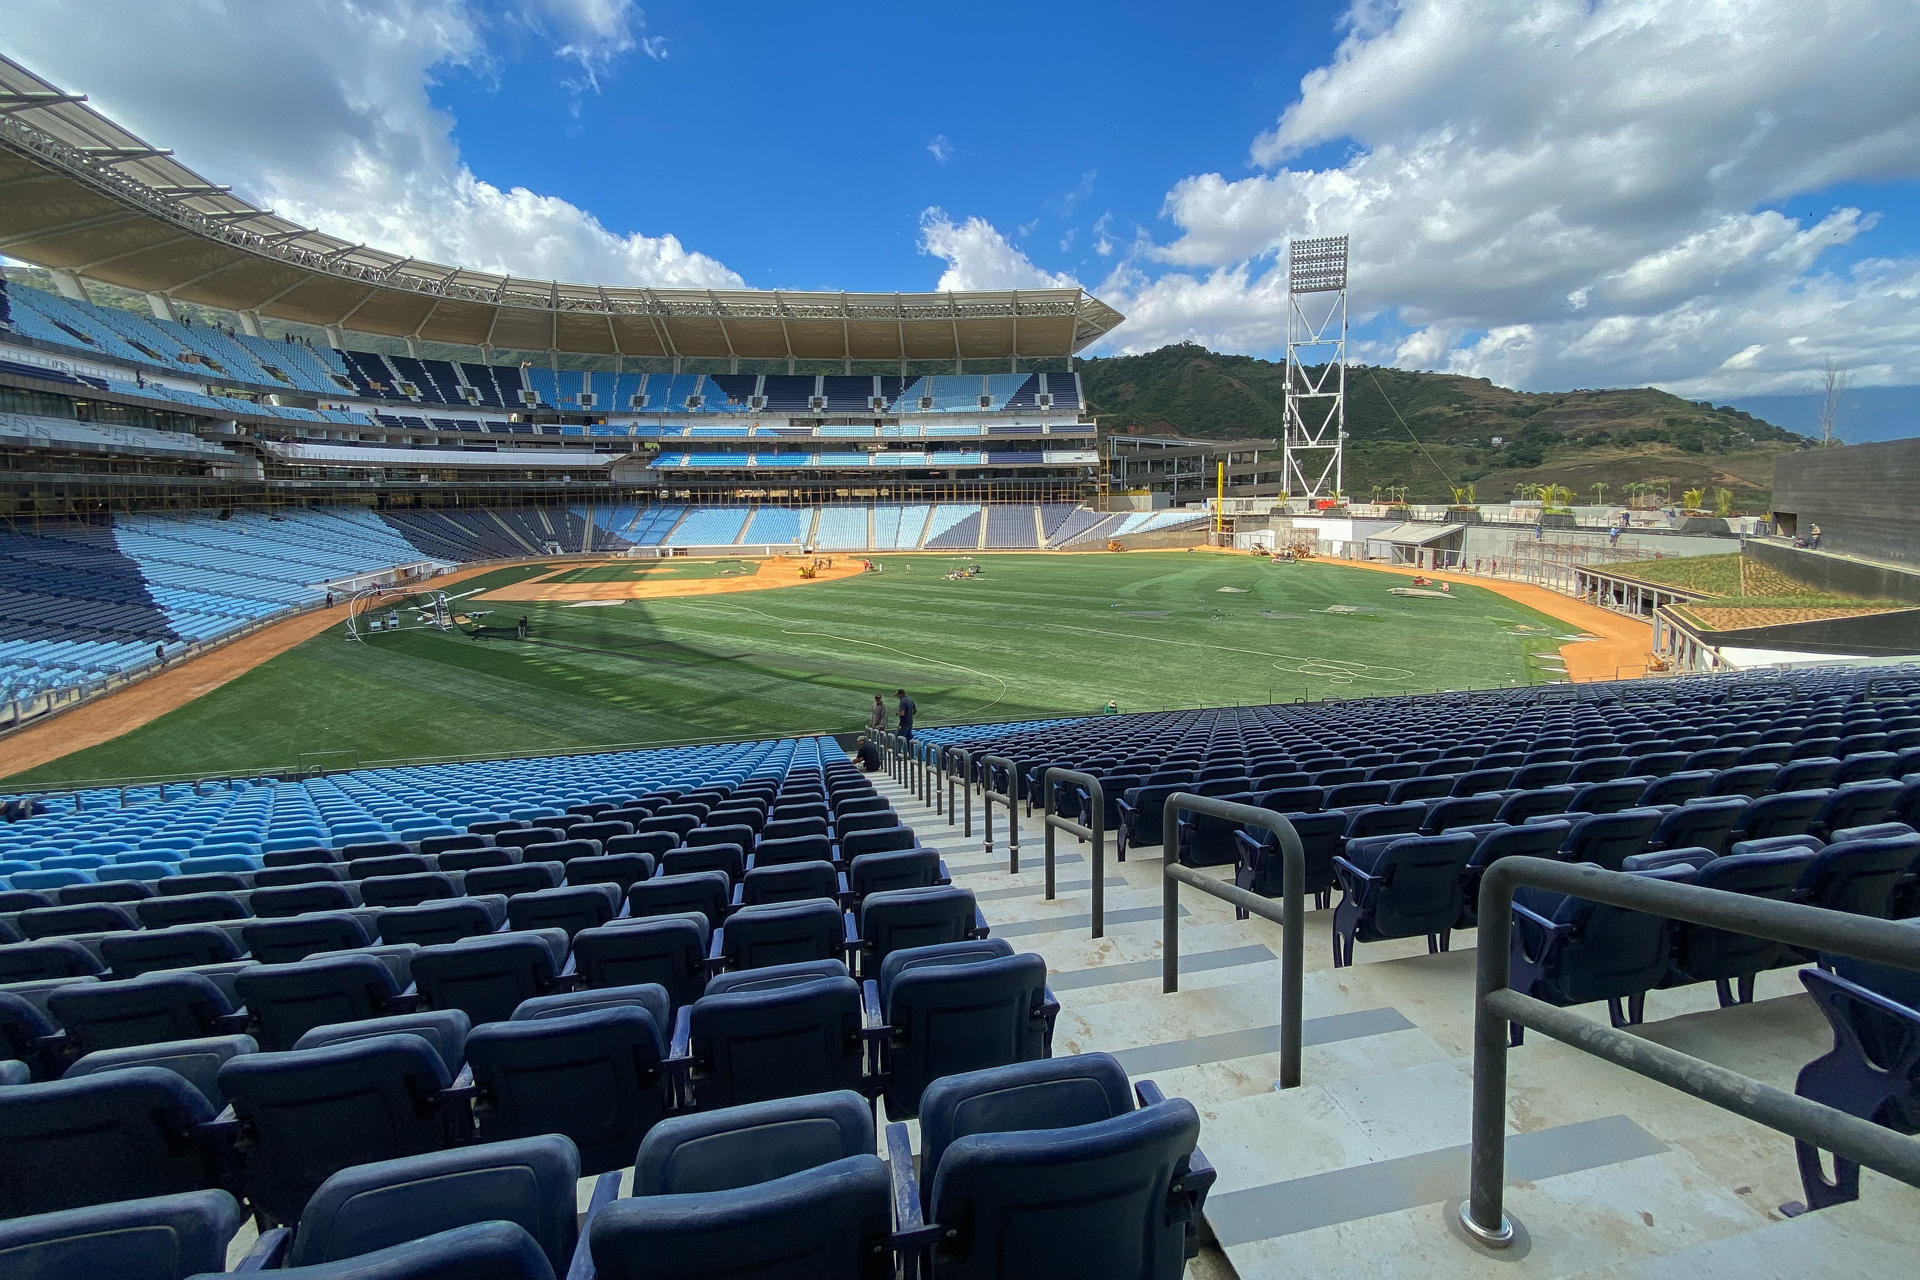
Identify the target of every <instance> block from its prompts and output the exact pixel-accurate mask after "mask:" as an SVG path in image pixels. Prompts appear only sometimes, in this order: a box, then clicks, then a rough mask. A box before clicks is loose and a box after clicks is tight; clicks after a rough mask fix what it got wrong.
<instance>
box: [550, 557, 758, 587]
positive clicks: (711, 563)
mask: <svg viewBox="0 0 1920 1280" xmlns="http://www.w3.org/2000/svg"><path fill="white" fill-rule="evenodd" d="M751 572H753V562H752V561H750V560H623V561H620V562H619V563H617V564H590V565H585V566H583V567H581V568H578V569H570V570H568V571H567V572H566V573H561V574H556V575H554V576H553V577H551V578H548V579H547V581H548V582H640V581H643V580H644V581H647V582H661V581H666V580H669V579H680V578H731V577H736V576H738V575H740V574H743V573H751Z"/></svg>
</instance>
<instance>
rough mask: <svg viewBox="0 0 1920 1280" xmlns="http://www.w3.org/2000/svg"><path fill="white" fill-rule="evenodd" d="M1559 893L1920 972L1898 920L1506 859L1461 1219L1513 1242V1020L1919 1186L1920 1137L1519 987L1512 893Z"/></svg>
mask: <svg viewBox="0 0 1920 1280" xmlns="http://www.w3.org/2000/svg"><path fill="white" fill-rule="evenodd" d="M1521 885H1533V886H1537V887H1539V888H1542V889H1552V890H1556V891H1558V892H1560V893H1565V894H1570V895H1572V896H1574V897H1579V898H1585V899H1587V900H1588V901H1590V902H1603V903H1606V904H1608V905H1610V906H1615V907H1624V908H1626V909H1628V910H1632V911H1644V912H1646V913H1648V914H1649V915H1656V916H1665V917H1667V918H1668V919H1672V920H1684V921H1687V922H1688V923H1691V924H1698V925H1706V926H1708V927H1710V928H1715V929H1727V930H1730V931H1732V932H1734V933H1741V934H1746V935H1748V936H1750V937H1756V938H1767V939H1770V940H1771V941H1774V942H1784V943H1786V944H1788V945H1789V946H1795V947H1801V948H1805V949H1807V950H1812V951H1833V952H1839V953H1840V954H1842V955H1849V956H1858V957H1859V958H1860V959H1862V960H1870V961H1874V962H1876V963H1879V964H1887V965H1893V966H1896V967H1898V968H1902V969H1920V932H1915V930H1913V929H1912V928H1910V927H1908V926H1906V925H1904V924H1899V923H1895V922H1894V921H1891V920H1876V919H1874V918H1872V917H1870V916H1858V915H1852V914H1849V913H1847V912H1843V911H1828V910H1823V909H1822V908H1819V907H1810V906H1806V905H1804V904H1802V903H1796V902H1781V901H1778V900H1775V899H1771V898H1759V897H1752V896H1749V895H1747V894H1743V893H1729V892H1727V891H1725V890H1722V889H1707V888H1703V887H1701V886H1699V885H1691V884H1681V883H1676V882H1674V881H1668V880H1654V879H1650V878H1648V877H1645V876H1636V875H1630V874H1627V873H1625V872H1620V871H1603V870H1601V869H1600V868H1599V867H1596V866H1591V865H1586V866H1581V865H1570V864H1568V863H1564V862H1554V861H1552V860H1550V859H1547V858H1529V857H1522V856H1518V855H1516V856H1514V857H1510V858H1501V859H1500V860H1499V861H1497V862H1495V863H1493V864H1492V865H1491V866H1489V867H1488V868H1487V872H1486V875H1485V876H1484V877H1483V878H1482V879H1481V881H1480V906H1479V910H1480V936H1479V940H1478V942H1477V944H1476V949H1477V950H1478V952H1479V956H1478V970H1477V975H1476V979H1475V997H1474V1011H1473V1155H1472V1162H1471V1169H1472V1175H1471V1176H1472V1181H1471V1187H1470V1191H1469V1194H1468V1196H1467V1199H1466V1202H1465V1203H1464V1204H1462V1205H1461V1206H1460V1222H1461V1224H1462V1225H1463V1226H1464V1227H1465V1228H1466V1230H1467V1232H1468V1234H1469V1235H1470V1236H1471V1237H1472V1238H1473V1239H1475V1240H1477V1241H1479V1242H1480V1243H1482V1244H1484V1245H1487V1246H1489V1247H1491V1248H1496V1249H1498V1248H1505V1247H1506V1246H1507V1245H1509V1244H1511V1243H1512V1242H1513V1240H1514V1235H1515V1232H1514V1226H1513V1223H1512V1221H1511V1219H1509V1218H1508V1217H1507V1214H1506V1212H1505V1199H1504V1197H1505V1193H1506V1157H1507V1048H1508V1024H1509V1023H1518V1024H1519V1025H1521V1026H1523V1027H1531V1028H1532V1029H1533V1030H1535V1031H1539V1032H1541V1033H1542V1034H1544V1035H1549V1036H1552V1037H1553V1038H1554V1039H1555V1040H1558V1041H1560V1042H1561V1043H1562V1044H1567V1045H1571V1046H1573V1047H1574V1048H1576V1049H1579V1050H1582V1051H1583V1052H1586V1053H1591V1054H1593V1055H1594V1056H1595V1057H1600V1058H1605V1059H1606V1060H1607V1061H1609V1062H1612V1063H1613V1064H1615V1065H1616V1066H1621V1067H1625V1068H1626V1069H1627V1070H1629V1071H1632V1072H1636V1073H1637V1074H1639V1075H1643V1076H1646V1077H1647V1078H1648V1079H1650V1080H1657V1081H1659V1082H1660V1083H1661V1084H1664V1085H1667V1086H1669V1087H1671V1088H1675V1089H1678V1090H1680V1091H1681V1092H1682V1093H1687V1094H1691V1095H1692V1096H1694V1097H1696V1098H1699V1099H1701V1100H1702V1101H1704V1102H1711V1103H1712V1104H1713V1105H1715V1106H1717V1107H1724V1108H1725V1109H1726V1110H1728V1111H1732V1112H1734V1113H1735V1114H1736V1115H1740V1116H1744V1117H1745V1118H1747V1119H1749V1120H1753V1121H1756V1122H1757V1123H1759V1124H1763V1125H1766V1126H1767V1127H1768V1128H1770V1129H1775V1130H1778V1131H1779V1132H1781V1133H1784V1134H1786V1135H1787V1136H1789V1137H1791V1138H1795V1139H1798V1140H1799V1141H1801V1142H1806V1143H1810V1144H1812V1145H1814V1146H1817V1147H1820V1148H1822V1149H1824V1150H1828V1151H1832V1152H1834V1153H1835V1154H1836V1155H1840V1156H1844V1157H1846V1158H1847V1159H1849V1160H1852V1161H1854V1162H1855V1163H1857V1164H1862V1165H1865V1166H1866V1167H1867V1168H1869V1169H1876V1170H1878V1171H1879V1172H1881V1173H1884V1174H1886V1175H1887V1176H1889V1177H1893V1178H1898V1179H1899V1180H1900V1181H1902V1182H1905V1183H1908V1184H1910V1185H1912V1186H1916V1187H1920V1139H1915V1138H1910V1137H1907V1136H1905V1135H1903V1134H1900V1133H1898V1132H1896V1131H1895V1130H1892V1129H1888V1128H1885V1127H1883V1126H1881V1125H1878V1124H1875V1123H1873V1122H1872V1121H1870V1120H1862V1119H1860V1118H1859V1117H1858V1116H1850V1115H1848V1114H1847V1113H1846V1112H1844V1111H1838V1110H1835V1109H1834V1108H1832V1107H1828V1106H1824V1105H1822V1104H1820V1103H1817V1102H1814V1101H1812V1100H1810V1099H1807V1098H1802V1097H1799V1096H1797V1095H1795V1094H1792V1093H1788V1092H1786V1091H1785V1090H1783V1089H1776V1088H1774V1087H1773V1086H1772V1085H1768V1084H1763V1083H1761V1082H1760V1081H1758V1080H1755V1079H1753V1078H1751V1077H1749V1076H1743V1075H1741V1074H1740V1073H1739V1072H1737V1071H1730V1070H1728V1069H1727V1068H1725V1067H1722V1066H1717V1065H1715V1064H1714V1063H1711V1062H1707V1061H1704V1060H1702V1059H1700V1058H1696V1057H1693V1056H1691V1055H1689V1054H1685V1053H1681V1052H1679V1051H1678V1050H1675V1049H1669V1048H1667V1047H1666V1046H1665V1045H1661V1044H1656V1043H1654V1042H1653V1041H1650V1040H1646V1039H1643V1038H1642V1037H1640V1036H1637V1035H1633V1034H1631V1033H1629V1032H1626V1031H1621V1030H1618V1029H1617V1028H1614V1027H1606V1026H1601V1025H1600V1024H1599V1023H1597V1022H1594V1021H1592V1020H1591V1019H1589V1018H1586V1017H1583V1016H1581V1015H1580V1014H1577V1013H1574V1012H1572V1011H1571V1010H1568V1009H1562V1008H1559V1007H1557V1006H1555V1005H1551V1004H1548V1003H1546V1002H1545V1001H1543V1000H1538V999H1535V998H1534V997H1532V996H1528V995H1523V994H1521V993H1520V992H1518V991H1515V990H1514V989H1513V988H1512V987H1511V986H1510V985H1508V984H1509V983H1510V981H1511V980H1512V954H1511V952H1510V950H1509V948H1510V946H1511V939H1512V933H1513V892H1514V890H1515V889H1517V888H1519V887H1520V886H1521Z"/></svg>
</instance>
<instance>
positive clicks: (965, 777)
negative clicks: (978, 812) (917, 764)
mask: <svg viewBox="0 0 1920 1280" xmlns="http://www.w3.org/2000/svg"><path fill="white" fill-rule="evenodd" d="M956 757H957V758H958V759H959V761H960V772H959V774H958V775H955V774H954V772H953V771H952V770H951V769H949V770H948V771H947V825H948V826H952V825H953V784H954V779H955V777H956V776H958V778H959V780H960V797H961V804H962V805H963V806H965V809H964V825H963V826H962V827H961V828H960V834H961V835H962V836H963V837H965V838H967V839H971V838H972V837H973V753H972V752H971V751H968V750H967V749H966V748H965V747H948V748H947V759H948V760H949V761H952V760H953V759H955V758H956Z"/></svg>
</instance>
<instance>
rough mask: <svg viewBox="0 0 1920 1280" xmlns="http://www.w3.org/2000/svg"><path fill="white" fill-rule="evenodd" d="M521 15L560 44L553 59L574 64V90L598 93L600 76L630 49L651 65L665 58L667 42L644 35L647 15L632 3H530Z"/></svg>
mask: <svg viewBox="0 0 1920 1280" xmlns="http://www.w3.org/2000/svg"><path fill="white" fill-rule="evenodd" d="M525 17H526V18H527V20H528V21H529V22H530V23H531V24H532V25H534V26H535V27H538V28H540V29H542V30H544V31H546V32H547V33H548V34H550V35H551V36H552V37H553V38H554V39H556V40H558V41H560V44H559V45H557V46H556V47H555V48H554V50H553V56H554V57H556V58H559V59H561V60H562V61H566V62H573V63H576V64H578V65H579V67H580V71H581V73H582V75H583V76H584V77H585V81H584V84H582V85H581V86H578V87H582V88H590V89H594V90H596V91H597V90H598V89H599V88H600V77H601V76H603V75H605V74H606V73H607V71H608V70H609V69H610V68H611V67H612V66H613V64H614V63H615V62H617V61H619V59H621V58H622V57H624V56H626V55H627V54H629V53H632V52H633V51H634V50H635V49H638V50H640V51H641V52H642V53H644V54H645V55H646V56H647V57H649V58H652V59H654V60H655V61H656V62H657V61H660V60H662V59H664V58H665V57H666V56H667V42H666V40H665V39H664V38H663V37H661V36H650V35H647V34H646V25H647V16H646V14H645V13H644V12H642V11H641V9H640V6H639V5H636V4H635V3H633V0H530V2H529V3H528V5H527V9H526V13H525Z"/></svg>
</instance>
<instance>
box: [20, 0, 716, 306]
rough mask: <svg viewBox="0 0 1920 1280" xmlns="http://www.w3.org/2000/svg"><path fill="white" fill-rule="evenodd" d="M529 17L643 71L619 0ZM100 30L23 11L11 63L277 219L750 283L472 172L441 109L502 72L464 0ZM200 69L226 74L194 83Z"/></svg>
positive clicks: (48, 5) (304, 2)
mask: <svg viewBox="0 0 1920 1280" xmlns="http://www.w3.org/2000/svg"><path fill="white" fill-rule="evenodd" d="M535 10H538V12H537V13H536V12H535ZM527 12H528V15H529V16H531V17H537V18H538V19H539V20H540V21H542V22H544V23H546V24H549V25H548V26H547V27H543V28H542V29H545V30H550V31H551V32H552V33H553V34H554V35H555V36H557V37H559V38H560V41H561V43H560V44H558V45H557V46H556V48H555V50H554V53H555V56H556V57H557V58H559V59H560V60H561V61H563V62H566V63H568V64H570V65H573V66H581V65H583V62H582V60H583V59H584V60H586V61H587V62H592V61H594V60H596V59H601V58H603V57H617V56H619V55H618V54H609V53H608V52H607V51H608V50H611V49H613V48H614V47H615V46H617V45H618V44H619V43H620V41H621V40H622V39H629V40H631V41H633V42H634V43H631V44H629V45H628V46H627V47H626V49H625V53H626V54H628V55H631V53H632V52H633V50H634V49H636V48H639V47H640V43H639V42H641V41H642V40H643V39H644V35H643V34H642V31H641V27H640V11H639V10H638V9H637V8H635V7H634V6H633V5H631V4H630V3H623V2H622V0H541V3H540V4H538V5H536V6H532V7H530V8H529V10H528V11H527ZM88 18H89V21H88V22H86V23H83V24H81V23H75V22H74V21H73V15H72V12H71V7H70V6H68V5H66V4H63V3H62V2H61V0H15V3H14V5H13V7H12V8H11V9H10V10H9V13H8V30H7V44H8V52H9V53H10V54H11V55H12V56H14V57H15V58H17V59H19V60H20V61H21V62H23V63H25V64H26V65H27V66H29V67H31V68H33V69H34V70H36V71H38V72H40V73H41V74H43V75H45V76H47V77H48V78H50V79H52V80H53V81H54V82H55V83H57V84H60V85H62V86H63V87H66V88H69V89H74V90H77V91H80V92H85V93H89V94H90V95H91V96H92V97H91V100H92V103H93V105H94V106H95V107H97V108H98V109H100V110H101V111H103V112H105V113H106V114H107V115H109V116H111V117H112V118H114V119H116V120H119V121H120V122H121V123H123V124H125V125H126V126H128V127H129V128H131V129H133V130H134V131H135V132H136V133H139V134H141V135H142V136H144V137H147V138H149V139H150V140H152V141H153V142H155V143H156V144H158V145H160V146H172V147H174V148H175V149H176V150H177V151H178V152H179V156H180V159H181V160H183V161H184V162H185V163H187V164H189V165H192V166H193V167H194V168H196V169H199V170H200V171H201V172H203V173H205V174H207V175H208V176H209V177H210V178H212V179H213V180H214V181H216V182H226V183H231V184H232V185H233V186H234V188H235V189H236V191H238V192H240V193H241V194H243V195H245V196H246V197H247V198H249V199H251V200H254V201H256V202H257V203H259V204H261V205H262V206H263V207H267V208H272V209H274V210H276V211H277V212H279V213H281V214H283V215H284V216H287V217H290V218H294V219H297V220H299V221H301V222H305V223H307V224H309V225H312V226H316V227H319V228H321V229H322V230H325V231H328V232H330V233H332V234H334V235H338V236H342V237H345V238H347V239H349V240H359V241H364V242H365V243H367V244H370V245H374V246H376V247H378V248H383V249H390V250H393V251H395V252H399V253H405V254H409V255H412V256H414V257H417V258H423V259H429V260H433V261H439V262H446V263H450V264H454V265H459V266H464V267H473V268H478V269H480V270H486V271H498V272H506V273H510V274H513V275H520V276H530V277H535V278H549V277H557V278H561V279H569V280H582V281H590V282H594V283H603V284H654V285H662V286H687V287H711V288H725V287H737V286H738V285H739V284H740V283H741V278H740V276H739V275H737V274H736V273H735V272H733V271H731V270H729V269H728V268H727V267H726V266H725V265H723V264H722V263H720V262H718V261H716V260H715V259H713V258H711V257H709V256H707V255H705V254H702V253H698V252H695V251H692V250H690V249H688V248H687V247H686V246H685V245H684V244H682V242H681V241H680V240H679V239H678V238H677V237H675V236H673V235H665V234H660V235H648V234H644V233H642V232H639V231H616V230H612V229H610V228H608V227H607V226H605V225H603V224H602V223H601V222H600V221H599V220H598V219H597V218H595V217H594V216H593V215H592V214H590V213H588V212H587V211H586V210H584V209H581V208H579V207H578V206H576V205H573V204H570V203H568V202H567V201H565V200H561V199H558V198H556V197H552V196H543V195H539V194H537V193H535V192H532V191H529V190H527V189H525V188H522V187H512V188H503V187H500V186H497V185H495V184H493V183H491V182H488V181H486V180H484V179H482V178H480V177H479V176H478V175H476V174H475V173H474V172H473V170H472V168H471V167H470V166H468V165H467V163H466V162H465V161H464V159H463V158H462V157H461V155H460V149H459V146H458V144H457V143H456V141H455V139H454V136H453V128H454V121H453V120H452V119H451V118H450V117H449V116H448V115H447V114H446V113H445V112H443V111H441V110H439V109H438V108H436V107H435V106H434V105H433V102H432V100H431V98H430V96H429V91H430V89H431V87H432V85H433V84H434V82H435V81H436V80H438V79H439V78H441V77H445V76H449V75H455V74H471V75H479V76H483V77H491V76H495V75H497V74H498V68H497V66H496V65H495V63H494V55H493V53H492V52H491V51H490V49H489V47H488V34H489V31H488V26H487V23H488V18H487V17H486V15H485V14H484V13H483V12H482V11H481V10H479V9H478V8H477V7H476V5H475V4H473V3H472V2H471V0H275V3H273V4H271V5H256V4H252V3H248V2H247V0H169V2H168V3H164V4H163V3H154V2H153V0H91V2H90V4H89V6H88ZM623 33H624V34H623ZM569 46H574V47H575V48H576V50H577V52H572V53H570V52H567V50H568V47H569ZM599 65H602V66H604V65H606V64H605V63H601V64H599ZM194 67H218V68H219V69H220V70H219V72H218V74H217V75H210V76H208V77H206V78H205V79H196V78H195V77H192V76H183V75H182V73H181V69H182V68H194Z"/></svg>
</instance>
